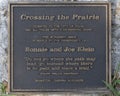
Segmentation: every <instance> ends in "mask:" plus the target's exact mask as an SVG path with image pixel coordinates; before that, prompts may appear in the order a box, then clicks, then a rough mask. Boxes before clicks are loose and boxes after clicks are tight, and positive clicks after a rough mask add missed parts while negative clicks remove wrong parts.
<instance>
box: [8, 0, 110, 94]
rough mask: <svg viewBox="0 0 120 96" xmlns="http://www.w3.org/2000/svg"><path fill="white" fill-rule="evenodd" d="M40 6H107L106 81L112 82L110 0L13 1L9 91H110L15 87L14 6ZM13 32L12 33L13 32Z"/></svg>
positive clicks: (9, 55) (10, 12) (9, 49)
mask: <svg viewBox="0 0 120 96" xmlns="http://www.w3.org/2000/svg"><path fill="white" fill-rule="evenodd" d="M62 4H63V5H62ZM23 6H24V7H25V6H26V7H28V6H30V7H31V6H32V7H40V6H47V7H52V6H105V7H106V81H107V82H108V83H111V4H110V2H92V3H90V2H38V3H36V2H35V3H33V2H16V3H15V2H13V3H10V4H9V20H8V25H9V26H8V31H9V37H8V39H9V40H8V41H9V48H8V64H9V66H8V67H9V68H8V79H9V82H8V83H9V84H8V85H9V86H8V89H9V92H11V93H19V92H24V93H28V92H29V93H30V92H35V93H39V92H82V93H91V92H105V91H108V90H107V88H106V87H102V88H79V89H14V88H13V74H14V72H13V67H14V64H13V58H14V55H13V52H14V51H13V47H14V43H13V41H14V38H13V33H14V31H13V29H14V28H13V25H14V23H13V8H14V7H23ZM11 33H12V34H11Z"/></svg>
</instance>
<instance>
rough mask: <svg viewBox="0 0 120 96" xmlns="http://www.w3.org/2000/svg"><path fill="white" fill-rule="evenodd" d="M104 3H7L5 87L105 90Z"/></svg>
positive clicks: (107, 9) (107, 73) (107, 62)
mask: <svg viewBox="0 0 120 96" xmlns="http://www.w3.org/2000/svg"><path fill="white" fill-rule="evenodd" d="M110 24H111V22H110V4H109V3H76V2H74V3H11V4H10V24H9V25H10V32H9V34H10V35H9V37H10V38H9V40H10V48H9V61H10V91H11V92H65V91H67V92H69V91H80V90H93V89H96V88H97V89H105V85H104V83H103V80H104V81H107V82H109V81H110V73H111V72H110V69H111V68H110V67H111V66H110V63H111V62H110V52H109V50H110V46H111V44H110V35H111V34H110Z"/></svg>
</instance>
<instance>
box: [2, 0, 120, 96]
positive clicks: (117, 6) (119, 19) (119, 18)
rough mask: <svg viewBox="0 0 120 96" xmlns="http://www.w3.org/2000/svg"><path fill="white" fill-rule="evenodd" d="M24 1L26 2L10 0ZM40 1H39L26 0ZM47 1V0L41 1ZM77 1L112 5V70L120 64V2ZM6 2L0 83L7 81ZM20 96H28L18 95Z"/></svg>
mask: <svg viewBox="0 0 120 96" xmlns="http://www.w3.org/2000/svg"><path fill="white" fill-rule="evenodd" d="M10 1H11V2H13V1H14V2H15V1H26V0H10ZM28 1H34V2H35V1H40V0H28ZM41 1H49V0H41ZM51 1H77V0H51ZM78 1H109V2H111V3H112V34H111V36H112V50H111V51H112V65H113V69H114V68H115V67H116V66H117V65H118V64H119V63H120V0H78ZM7 9H8V0H0V82H2V81H4V80H6V81H8V51H7V48H8V30H7V28H8V24H7V22H8V10H7ZM48 95H49V96H98V95H97V94H89V95H88V94H86V95H85V94H84V95H82V94H81V95H80V94H70V93H69V94H67V93H65V94H41V95H35V94H33V95H32V96H48ZM20 96H30V94H29V95H24V94H22V95H20Z"/></svg>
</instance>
